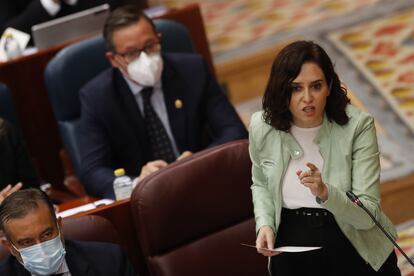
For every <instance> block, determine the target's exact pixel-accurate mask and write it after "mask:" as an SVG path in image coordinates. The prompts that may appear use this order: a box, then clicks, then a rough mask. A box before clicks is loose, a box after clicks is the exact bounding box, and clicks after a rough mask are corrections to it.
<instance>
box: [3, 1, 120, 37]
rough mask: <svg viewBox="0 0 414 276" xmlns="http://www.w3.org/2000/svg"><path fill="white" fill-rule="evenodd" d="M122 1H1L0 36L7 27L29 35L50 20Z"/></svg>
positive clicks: (115, 4)
mask: <svg viewBox="0 0 414 276" xmlns="http://www.w3.org/2000/svg"><path fill="white" fill-rule="evenodd" d="M121 1H122V0H86V1H85V0H2V1H0V35H1V34H2V33H3V32H4V30H5V29H6V28H7V27H13V28H15V29H18V30H20V31H23V32H25V33H28V34H30V33H31V27H32V26H33V25H35V24H39V23H42V22H45V21H49V20H51V19H54V18H57V17H61V16H65V15H68V14H71V13H75V12H78V11H82V10H85V9H88V8H92V7H95V6H98V5H101V4H104V3H108V4H109V5H110V6H111V8H115V7H116V6H118V5H119V4H118V3H120V2H121Z"/></svg>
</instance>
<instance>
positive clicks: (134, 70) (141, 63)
mask: <svg viewBox="0 0 414 276" xmlns="http://www.w3.org/2000/svg"><path fill="white" fill-rule="evenodd" d="M162 68H163V62H162V58H161V54H159V53H157V54H150V55H148V54H147V53H145V52H142V53H141V54H140V55H139V57H138V58H137V59H135V60H133V61H132V62H130V63H129V64H128V68H127V72H128V75H129V77H130V78H131V79H132V80H133V81H135V82H137V83H138V84H140V85H143V86H154V84H155V83H156V82H157V81H159V80H160V78H161V73H162Z"/></svg>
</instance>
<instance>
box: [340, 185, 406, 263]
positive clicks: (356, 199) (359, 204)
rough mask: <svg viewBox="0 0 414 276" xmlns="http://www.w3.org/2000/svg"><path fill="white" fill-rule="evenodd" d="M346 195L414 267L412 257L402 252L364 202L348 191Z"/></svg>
mask: <svg viewBox="0 0 414 276" xmlns="http://www.w3.org/2000/svg"><path fill="white" fill-rule="evenodd" d="M346 195H347V196H348V198H349V199H350V200H351V201H352V202H353V203H355V204H356V205H358V206H359V207H361V208H362V209H363V210H364V211H365V212H366V213H367V214H368V215H369V216H370V217H371V219H372V220H373V221H374V222H375V224H376V225H377V226H378V228H379V229H381V231H382V232H383V233H384V234H385V236H387V238H388V239H389V240H390V241H391V242H392V243H393V244H394V245H395V247H397V249H398V250H399V251H400V252H401V254H402V255H403V256H404V257H405V258H406V259H407V261H408V262H409V263H410V264H411V265H412V266H413V267H414V262H413V261H412V260H411V259H410V257H408V256H407V254H405V252H404V250H402V248H401V247H400V246H399V245H398V244H397V242H396V241H395V240H394V239H393V238H392V237H391V235H390V234H388V232H387V231H385V229H384V228H383V227H382V225H381V224H380V223H379V222H378V221H377V220H376V219H375V217H374V216H373V215H372V214H371V212H370V211H369V210H368V209H367V208H366V207H365V206H364V204H362V202H361V201H360V200H359V198H358V197H357V196H356V195H355V194H354V193H353V192H352V191H348V192H346Z"/></svg>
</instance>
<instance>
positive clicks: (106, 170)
mask: <svg viewBox="0 0 414 276" xmlns="http://www.w3.org/2000/svg"><path fill="white" fill-rule="evenodd" d="M104 37H105V40H106V42H107V44H108V49H109V50H108V52H107V54H106V56H107V58H108V59H109V61H110V62H111V64H112V67H113V68H110V69H108V70H106V71H104V72H102V73H101V74H100V75H98V76H97V77H96V78H95V79H93V80H92V81H91V82H89V83H88V84H87V85H86V86H85V87H83V88H82V89H81V91H80V98H81V105H82V107H81V130H80V131H81V135H80V149H81V154H82V161H81V167H82V169H81V170H82V182H83V183H84V184H85V186H86V189H87V191H88V192H89V193H90V194H91V195H93V196H97V197H107V198H113V197H114V191H113V188H112V183H113V180H114V176H113V170H114V169H116V168H124V169H125V171H126V173H127V174H128V175H130V176H131V177H133V178H135V180H134V185H135V184H137V183H138V182H139V181H141V180H142V179H143V178H144V177H146V176H147V175H149V174H151V173H153V172H155V171H157V170H158V169H160V168H162V167H165V166H166V165H167V164H168V163H171V162H173V161H175V160H176V159H177V158H178V159H180V158H182V157H185V156H188V155H191V153H192V152H196V151H199V150H202V149H204V148H206V147H211V146H214V145H218V144H222V143H225V142H228V141H232V140H235V139H242V138H246V137H247V131H246V129H245V127H244V125H243V123H242V122H241V120H240V118H239V117H238V115H237V113H236V111H235V110H234V108H233V107H232V105H231V104H230V102H229V101H228V99H227V98H226V97H225V95H224V94H223V92H222V91H221V89H220V87H219V85H218V84H217V82H216V80H215V79H214V77H213V76H212V75H211V74H210V72H209V69H208V67H207V65H206V62H205V61H204V60H203V59H202V58H201V56H199V55H196V54H181V53H180V54H177V53H174V54H173V53H164V54H161V46H160V39H162V37H161V36H160V34H158V33H157V32H156V30H155V27H154V25H153V22H152V21H151V20H150V19H149V18H147V17H146V16H145V15H144V14H143V13H142V12H141V11H140V10H139V9H137V8H136V7H133V6H124V7H121V8H118V9H116V10H115V11H114V12H113V13H112V14H111V15H110V17H109V18H108V20H107V22H106V24H105V27H104ZM80 62H81V61H80ZM206 129H208V132H209V134H210V136H209V137H210V138H211V139H210V140H209V141H208V142H206V141H205V140H206V139H203V137H206V135H204V133H205V132H204V131H205V130H206Z"/></svg>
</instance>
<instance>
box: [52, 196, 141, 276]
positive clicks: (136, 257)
mask: <svg viewBox="0 0 414 276" xmlns="http://www.w3.org/2000/svg"><path fill="white" fill-rule="evenodd" d="M95 200H96V199H95V198H92V197H85V198H80V199H77V200H74V201H72V202H67V203H63V204H60V205H59V211H65V210H67V209H70V208H74V207H78V206H80V205H83V204H87V203H91V202H93V201H95ZM85 215H98V216H102V217H105V218H106V219H108V220H109V221H111V222H112V224H113V225H114V227H115V229H116V231H117V232H118V234H119V238H120V241H121V245H122V246H123V247H124V248H126V251H127V254H128V257H129V258H130V260H131V262H132V263H133V264H134V266H135V268H136V270H137V272H138V273H139V275H140V276H147V275H149V273H148V270H147V267H146V264H145V260H144V257H143V255H142V253H141V251H140V246H139V243H138V239H137V235H136V233H135V226H134V221H133V218H132V212H131V206H130V203H129V199H124V200H121V201H116V202H114V203H112V204H110V205H105V206H100V207H97V208H96V209H93V210H90V211H87V212H81V213H78V214H75V215H73V216H71V217H80V216H85Z"/></svg>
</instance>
